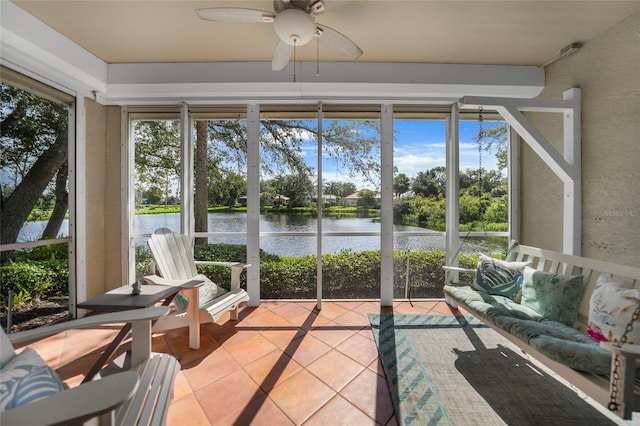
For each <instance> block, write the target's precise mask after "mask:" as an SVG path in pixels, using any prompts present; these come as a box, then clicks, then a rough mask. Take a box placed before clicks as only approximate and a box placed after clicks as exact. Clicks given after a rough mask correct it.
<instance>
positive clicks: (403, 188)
mask: <svg viewBox="0 0 640 426" xmlns="http://www.w3.org/2000/svg"><path fill="white" fill-rule="evenodd" d="M409 188H411V179H409V177H408V176H407V175H405V174H404V173H400V174H399V175H397V176H395V177H394V178H393V192H394V194H395V195H396V198H398V197H400V195H402V194H404V193H405V192H407V191H408V190H409Z"/></svg>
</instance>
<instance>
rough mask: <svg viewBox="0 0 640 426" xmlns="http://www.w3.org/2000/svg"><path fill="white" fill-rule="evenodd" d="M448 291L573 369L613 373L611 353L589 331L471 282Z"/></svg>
mask: <svg viewBox="0 0 640 426" xmlns="http://www.w3.org/2000/svg"><path fill="white" fill-rule="evenodd" d="M444 290H445V293H446V294H447V295H449V296H450V297H452V298H453V299H454V300H456V301H457V302H458V303H460V304H461V305H463V306H464V307H465V309H467V310H469V312H470V313H472V314H473V315H475V316H477V317H479V318H481V319H483V320H484V321H486V322H488V323H490V324H493V325H494V326H496V327H497V328H499V329H501V330H504V331H505V332H507V333H509V334H510V335H512V336H514V337H516V338H517V339H518V340H520V341H522V342H523V343H525V344H528V345H529V346H531V347H532V348H534V349H535V350H537V351H539V352H540V353H542V354H544V355H545V356H547V357H548V358H550V359H552V360H554V361H556V362H559V363H561V364H564V365H566V366H568V367H571V368H573V369H576V370H579V371H584V372H587V373H591V374H599V375H607V376H608V375H609V373H610V368H611V353H610V352H608V351H606V350H604V349H602V348H600V346H599V345H598V342H596V341H595V340H593V339H591V338H590V337H588V336H587V335H586V334H585V333H583V332H581V331H579V330H576V329H575V328H573V327H570V326H568V325H566V324H563V323H561V322H558V321H553V320H547V319H545V318H543V317H542V316H541V315H540V314H538V313H537V312H536V311H534V310H533V309H531V308H528V307H526V306H522V305H520V304H518V303H516V302H514V301H513V300H511V299H509V298H507V297H502V296H496V295H489V294H486V293H483V292H480V291H477V290H475V289H473V288H472V287H470V286H455V285H445V287H444Z"/></svg>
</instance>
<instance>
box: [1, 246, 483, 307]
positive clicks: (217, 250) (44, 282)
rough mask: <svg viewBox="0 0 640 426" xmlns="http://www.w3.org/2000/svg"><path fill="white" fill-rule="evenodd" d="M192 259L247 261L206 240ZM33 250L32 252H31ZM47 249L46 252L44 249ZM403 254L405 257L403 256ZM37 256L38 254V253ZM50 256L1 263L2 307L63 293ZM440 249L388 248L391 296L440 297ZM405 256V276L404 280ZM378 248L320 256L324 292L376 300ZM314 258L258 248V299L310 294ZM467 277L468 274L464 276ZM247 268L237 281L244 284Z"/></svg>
mask: <svg viewBox="0 0 640 426" xmlns="http://www.w3.org/2000/svg"><path fill="white" fill-rule="evenodd" d="M194 253H195V256H196V259H203V260H214V259H215V260H224V261H230V262H245V261H246V246H244V245H235V244H205V245H196V246H195V248H194ZM34 254H35V253H34ZM49 254H50V253H49ZM407 255H408V256H407ZM34 257H37V258H39V259H42V258H43V257H46V256H43V255H42V253H38V255H37V256H34ZM55 257H56V256H51V257H50V258H49V259H46V260H30V259H20V261H16V262H12V263H8V264H5V265H2V266H0V282H1V283H2V284H1V285H0V305H2V306H3V307H6V302H7V300H6V298H7V290H8V289H9V288H10V287H13V288H14V294H15V296H14V307H19V305H20V304H22V303H25V302H28V301H29V300H32V299H38V298H42V299H46V298H47V297H51V296H60V295H65V294H67V285H68V284H67V283H68V279H69V272H68V262H67V261H66V260H61V259H57V258H55ZM407 257H408V259H407ZM444 259H445V254H444V251H442V250H437V251H420V250H414V251H411V252H407V251H406V250H396V251H394V253H393V281H394V283H393V295H394V298H404V296H405V287H407V290H408V295H409V297H411V298H439V297H442V295H443V294H442V286H443V284H444V272H443V270H442V265H443V264H444ZM407 261H408V262H409V279H408V280H407ZM150 263H151V255H150V253H149V251H148V249H146V247H138V248H137V249H136V271H137V275H138V276H142V275H146V274H148V273H149V266H150ZM380 263H381V262H380V251H379V250H370V251H361V252H352V251H343V252H340V253H337V254H325V255H323V256H322V282H323V297H324V298H327V299H379V298H380ZM476 263H477V256H469V255H464V254H460V266H462V267H467V268H475V265H476ZM198 270H199V271H200V272H201V273H203V274H205V275H207V276H208V277H210V278H211V279H212V280H213V281H214V282H216V283H219V284H220V285H221V286H222V287H225V288H228V287H229V283H230V281H231V270H230V269H229V268H224V267H216V266H202V265H199V266H198ZM316 277H317V257H316V256H304V257H282V256H276V255H272V254H269V253H266V252H264V251H260V297H261V298H262V299H315V298H316V295H317V293H316V282H317V278H316ZM467 278H468V277H467ZM246 280H247V277H246V273H245V274H242V276H241V283H242V285H243V286H246Z"/></svg>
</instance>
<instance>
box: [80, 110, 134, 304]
mask: <svg viewBox="0 0 640 426" xmlns="http://www.w3.org/2000/svg"><path fill="white" fill-rule="evenodd" d="M85 104H86V117H87V150H86V162H87V176H86V186H87V220H88V224H87V282H86V286H87V298H91V297H94V296H97V295H99V294H102V293H104V292H105V291H108V290H111V289H113V288H116V287H119V286H121V285H123V284H125V283H124V282H123V279H122V276H123V274H122V270H123V263H122V250H121V242H120V241H121V217H122V214H121V201H120V200H121V195H120V194H121V188H120V181H121V177H120V170H121V166H120V163H121V150H120V134H121V132H120V121H121V117H120V107H111V106H109V107H105V106H102V105H100V104H98V103H96V102H93V101H91V100H86V102H85Z"/></svg>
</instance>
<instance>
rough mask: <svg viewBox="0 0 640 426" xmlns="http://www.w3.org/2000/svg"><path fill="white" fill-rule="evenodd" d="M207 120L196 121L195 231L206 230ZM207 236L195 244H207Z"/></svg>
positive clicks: (207, 226) (207, 204)
mask: <svg viewBox="0 0 640 426" xmlns="http://www.w3.org/2000/svg"><path fill="white" fill-rule="evenodd" d="M208 136H209V122H208V121H203V120H199V121H196V156H195V157H196V158H195V178H194V179H195V182H194V183H195V194H194V203H193V204H194V205H193V207H194V215H195V217H194V219H195V230H196V232H207V231H208V230H209V223H208V217H207V216H208V211H207V209H208V206H209V203H208V182H207V180H208V179H207V176H208V173H207V158H208V155H207V142H208V139H209V137H208ZM207 241H208V239H207V238H196V244H207Z"/></svg>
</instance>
